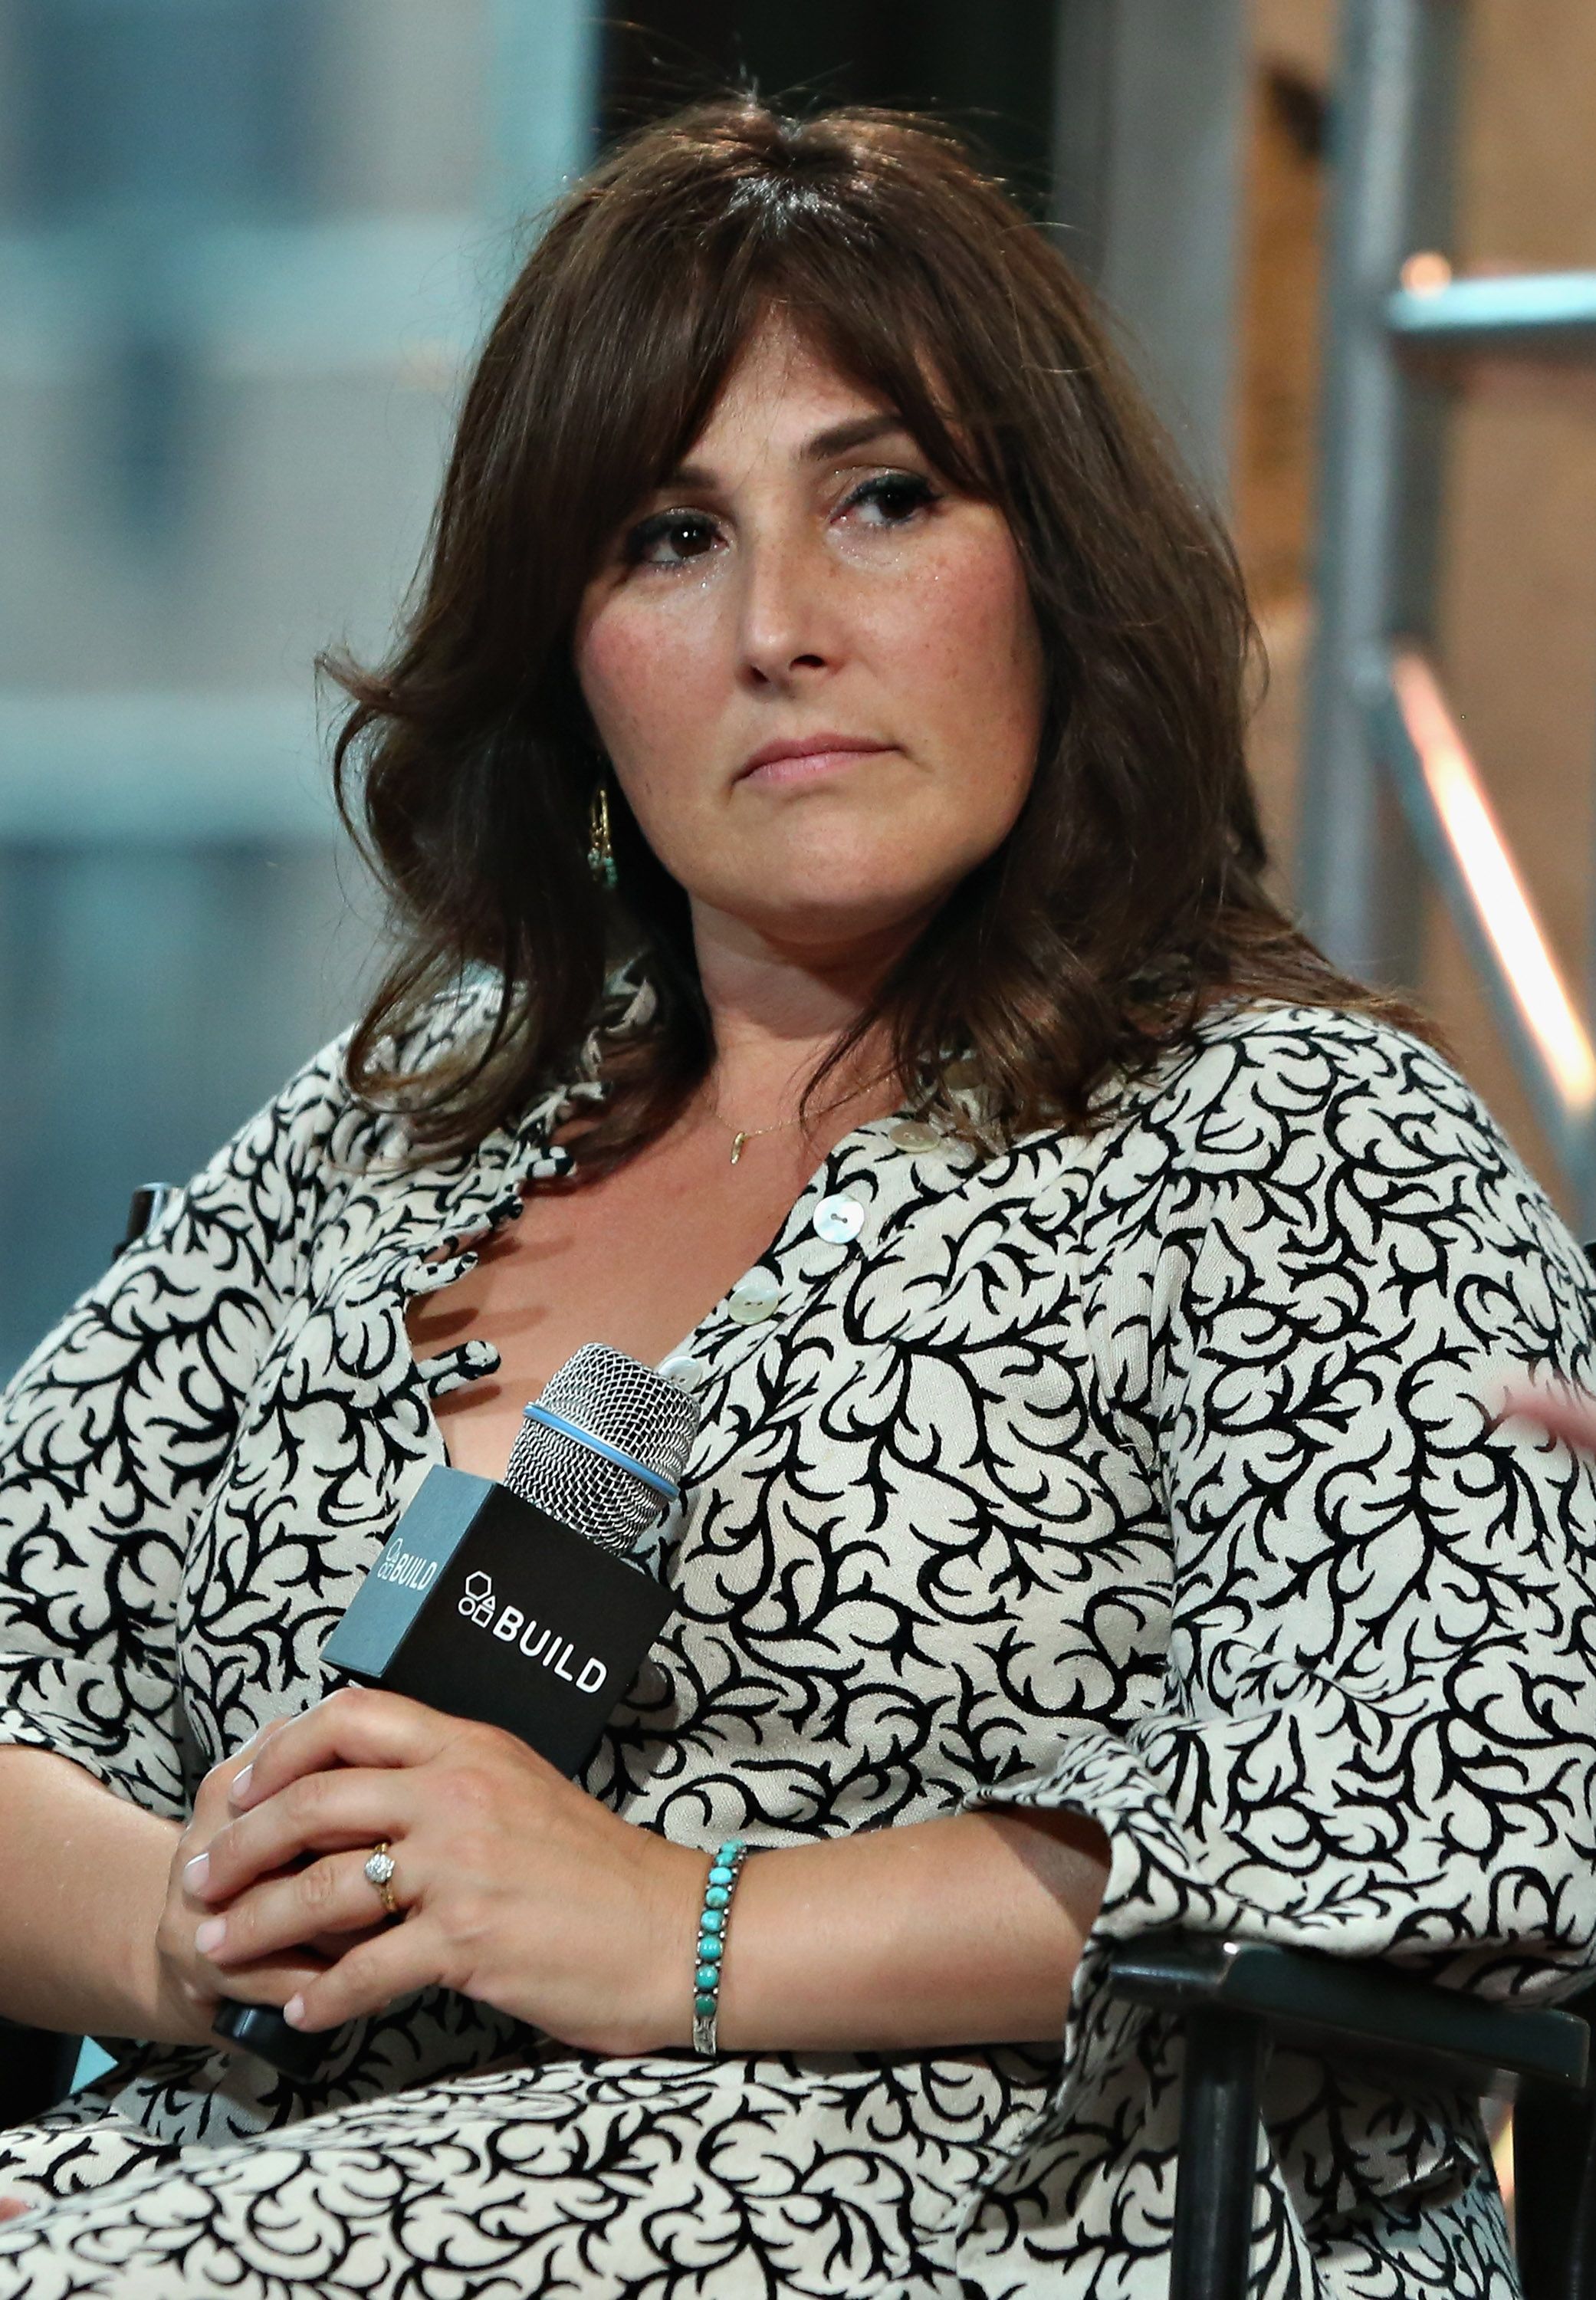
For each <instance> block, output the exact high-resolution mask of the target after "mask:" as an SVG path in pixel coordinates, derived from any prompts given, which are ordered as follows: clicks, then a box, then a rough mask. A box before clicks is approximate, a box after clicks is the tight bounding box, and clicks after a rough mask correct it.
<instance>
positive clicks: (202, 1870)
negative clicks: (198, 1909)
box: [183, 1853, 211, 1893]
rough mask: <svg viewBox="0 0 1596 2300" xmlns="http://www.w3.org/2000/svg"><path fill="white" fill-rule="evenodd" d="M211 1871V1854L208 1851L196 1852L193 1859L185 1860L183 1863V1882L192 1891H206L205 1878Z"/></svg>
mask: <svg viewBox="0 0 1596 2300" xmlns="http://www.w3.org/2000/svg"><path fill="white" fill-rule="evenodd" d="M210 1873H211V1856H210V1854H208V1853H196V1854H195V1856H194V1858H193V1860H192V1861H185V1862H184V1863H183V1882H184V1884H185V1886H186V1887H187V1889H188V1891H189V1892H191V1893H199V1892H203V1891H204V1884H205V1879H206V1878H207V1877H208V1876H209V1875H210Z"/></svg>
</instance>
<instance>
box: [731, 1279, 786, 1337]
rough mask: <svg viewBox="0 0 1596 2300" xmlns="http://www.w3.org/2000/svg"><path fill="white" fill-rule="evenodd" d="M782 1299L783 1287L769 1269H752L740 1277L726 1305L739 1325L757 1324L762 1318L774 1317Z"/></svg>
mask: <svg viewBox="0 0 1596 2300" xmlns="http://www.w3.org/2000/svg"><path fill="white" fill-rule="evenodd" d="M780 1301H781V1288H780V1287H779V1286H778V1285H777V1282H776V1280H775V1279H774V1278H772V1276H771V1275H770V1272H769V1271H768V1270H751V1271H748V1272H747V1273H746V1275H745V1276H744V1277H742V1278H739V1279H738V1280H737V1282H736V1285H735V1286H734V1287H733V1288H732V1290H731V1292H730V1293H729V1295H727V1302H726V1306H727V1311H728V1312H729V1313H730V1314H731V1315H732V1316H733V1317H734V1318H735V1319H736V1321H737V1323H738V1325H739V1326H757V1325H758V1324H759V1322H760V1320H761V1318H773V1317H774V1316H775V1314H776V1312H777V1305H778V1304H779V1303H780Z"/></svg>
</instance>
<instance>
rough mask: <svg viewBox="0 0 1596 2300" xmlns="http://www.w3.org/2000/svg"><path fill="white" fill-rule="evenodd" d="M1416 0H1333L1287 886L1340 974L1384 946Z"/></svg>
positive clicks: (1382, 953) (1417, 68)
mask: <svg viewBox="0 0 1596 2300" xmlns="http://www.w3.org/2000/svg"><path fill="white" fill-rule="evenodd" d="M1425 5H1426V0H1345V6H1344V10H1343V14H1342V62H1341V71H1340V79H1339V84H1338V87H1337V92H1336V100H1335V121H1334V192H1333V205H1332V226H1331V238H1330V262H1329V274H1328V281H1327V295H1326V328H1325V397H1324V417H1323V424H1324V432H1323V446H1322V452H1321V457H1320V482H1319V505H1318V528H1319V542H1318V637H1317V642H1316V649H1315V662H1314V672H1313V685H1312V695H1311V700H1310V704H1309V742H1308V751H1307V756H1306V759H1305V762H1304V776H1303V792H1302V804H1301V827H1300V834H1299V839H1298V864H1297V891H1298V896H1299V900H1300V903H1301V908H1302V911H1303V912H1304V915H1305V920H1306V923H1307V925H1308V928H1309V932H1310V933H1312V934H1313V935H1314V937H1316V939H1317V940H1318V943H1319V944H1320V946H1322V948H1323V949H1324V950H1325V951H1326V954H1328V955H1329V957H1330V958H1332V959H1333V960H1334V962H1335V963H1337V964H1338V965H1341V966H1344V967H1346V968H1349V969H1350V970H1351V971H1354V972H1358V971H1364V970H1366V969H1368V968H1371V967H1375V966H1377V965H1379V964H1380V963H1382V962H1383V961H1384V960H1385V959H1386V957H1387V954H1388V951H1389V932H1388V927H1389V921H1388V919H1387V917H1385V916H1384V915H1382V913H1383V912H1384V911H1385V910H1386V908H1387V905H1386V904H1384V903H1383V901H1382V898H1381V897H1382V880H1383V878H1384V870H1383V855H1382V821H1381V809H1380V804H1379V802H1380V789H1379V768H1378V766H1377V765H1376V762H1375V759H1374V757H1373V756H1372V754H1371V752H1370V749H1369V746H1368V744H1367V741H1366V739H1365V736H1364V731H1363V725H1362V712H1361V708H1360V704H1359V693H1358V681H1359V671H1360V667H1361V666H1362V665H1363V663H1364V662H1366V660H1367V659H1368V658H1369V657H1370V656H1372V655H1374V654H1377V653H1378V652H1379V651H1380V650H1381V649H1382V648H1383V647H1384V645H1385V643H1386V641H1387V639H1388V637H1389V635H1390V632H1391V627H1392V619H1393V612H1394V607H1395V600H1396V586H1397V582H1398V565H1399V552H1398V520H1399V513H1400V509H1401V505H1400V494H1399V490H1400V465H1401V429H1402V383H1401V376H1400V374H1399V372H1398V370H1397V366H1396V362H1395V360H1394V358H1393V356H1392V348H1391V345H1390V342H1389V339H1388V336H1387V330H1386V318H1385V304H1386V299H1387V297H1388V296H1389V295H1390V294H1391V291H1392V288H1393V287H1395V286H1396V284H1397V279H1398V275H1399V272H1400V271H1401V264H1402V261H1403V258H1404V257H1405V256H1406V255H1407V254H1409V252H1410V251H1409V248H1408V246H1407V245H1406V235H1407V232H1408V229H1409V178H1410V172H1411V166H1412V161H1413V154H1414V146H1415V141H1416V136H1417V123H1418V117H1419V107H1420V103H1421V98H1422V89H1421V76H1422V68H1423V63H1424V37H1423V35H1424V29H1425V27H1424V23H1423V17H1424V13H1425Z"/></svg>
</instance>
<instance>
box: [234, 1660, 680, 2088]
mask: <svg viewBox="0 0 1596 2300" xmlns="http://www.w3.org/2000/svg"><path fill="white" fill-rule="evenodd" d="M232 1806H233V1810H234V1812H235V1813H236V1814H237V1818H236V1819H235V1820H233V1821H229V1822H228V1823H227V1824H226V1825H225V1826H224V1827H223V1828H222V1829H220V1830H219V1831H218V1833H217V1834H216V1835H215V1836H214V1837H213V1838H212V1839H211V1842H210V1845H209V1846H208V1847H207V1851H208V1853H209V1856H210V1866H209V1870H208V1872H207V1874H206V1877H205V1879H204V1887H203V1889H202V1890H201V1892H200V1893H199V1895H198V1897H200V1898H201V1899H203V1900H205V1901H207V1902H209V1903H211V1904H212V1905H214V1906H215V1908H216V1911H217V1915H216V1918H215V1919H214V1920H213V1922H216V1923H219V1924H220V1926H221V1928H222V1929H221V1931H220V1933H218V1934H212V1933H211V1931H210V1929H209V1928H208V1927H206V1928H202V1930H201V1933H200V1935H199V1936H198V1937H197V1941H198V1946H200V1948H201V1949H202V1950H203V1952H204V1954H205V1955H206V1956H207V1957H208V1958H209V1960H210V1961H211V1963H213V1964H214V1965H215V1967H216V1968H217V1970H218V1971H219V1972H220V1974H221V1976H222V1979H223V1981H224V1983H225V1979H226V1976H227V1971H228V1968H229V1965H230V1964H234V1963H238V1964H243V1963H250V1962H251V1961H253V1960H256V1959H259V1958H261V1957H263V1956H269V1955H270V1954H272V1953H273V1952H275V1951H277V1950H280V1949H287V1948H289V1947H291V1946H293V1945H294V1944H295V1942H299V1941H304V1940H308V1939H312V1938H325V1937H326V1936H328V1935H334V1934H337V1933H341V1932H345V1931H347V1932H348V1933H350V1934H351V1935H354V1934H357V1933H363V1932H366V1931H368V1930H369V1929H370V1925H371V1922H372V1919H373V1915H374V1914H379V1913H380V1909H379V1905H378V1903H379V1896H378V1891H377V1888H376V1887H375V1886H373V1885H372V1884H371V1882H370V1879H368V1878H367V1876H366V1875H365V1873H364V1871H365V1863H366V1860H367V1857H368V1855H369V1854H370V1852H371V1850H372V1847H373V1846H376V1845H378V1843H380V1842H381V1841H382V1840H384V1839H385V1838H386V1839H387V1843H388V1845H389V1847H390V1849H391V1851H392V1854H393V1859H394V1876H393V1879H392V1882H391V1887H390V1889H391V1891H392V1893H393V1896H394V1898H395V1901H396V1902H397V1904H398V1905H399V1907H400V1909H401V1910H403V1916H404V1921H403V1923H402V1924H393V1925H390V1926H387V1927H386V1928H385V1929H383V1930H382V1931H381V1932H379V1933H378V1934H376V1935H374V1936H373V1937H371V1938H369V1939H366V1940H364V1941H361V1942H357V1943H356V1944H355V1945H354V1946H352V1947H350V1948H349V1949H347V1950H346V1951H345V1954H343V1955H342V1956H341V1957H339V1958H338V1960H337V1963H333V1964H331V1965H329V1966H328V1969H327V1971H325V1972H324V1973H322V1974H320V1975H319V1976H318V1978H317V1979H314V1980H313V1981H312V1982H311V1983H310V1984H309V1986H308V1987H307V1988H305V1989H304V1991H303V1995H302V1996H299V1997H296V1998H295V1999H294V2000H292V2002H291V2003H290V2004H288V2005H287V2006H286V2007H285V2011H286V2013H287V2018H288V2019H289V2021H291V2022H292V2023H293V2024H294V2026H295V2027H296V2028H301V2029H332V2028H337V2026H339V2025H340V2023H342V2022H343V2021H350V2020H353V2019H355V2018H357V2017H358V2016H359V2015H360V2014H362V2013H375V2012H378V2011H380V2010H381V2008H382V2007H383V2006H384V2005H386V2004H391V2003H392V2002H393V2001H394V1999H395V1997H399V1996H407V1995H408V1994H409V1993H410V1992H411V1990H412V1989H417V1988H427V1987H428V1986H430V1985H433V1984H439V1985H441V1986H442V1987H444V1988H453V1989H458V1990H459V1991H460V1992H461V1995H462V1996H471V1997H476V1998H478V2000H479V2001H480V2002H482V2003H484V2004H492V2005H495V2006H496V2007H497V2009H498V2010H499V2011H500V2012H502V2013H510V2014H511V2015H512V2016H513V2017H514V2018H516V2019H518V2020H522V2021H530V2022H533V2023H535V2024H536V2026H537V2027H538V2028H540V2029H545V2030H546V2031H547V2032H548V2033H549V2034H550V2035H551V2036H554V2037H557V2038H560V2039H561V2042H562V2043H565V2044H571V2045H576V2046H581V2047H584V2048H586V2049H587V2050H589V2051H595V2052H602V2053H636V2052H647V2051H651V2050H655V2049H658V2048H659V2047H661V2046H667V2045H676V2044H684V2043H686V2040H687V2038H688V2035H689V2032H690V2029H691V2026H692V2018H691V1989H690V1987H689V1982H690V1979H691V1971H692V1955H693V1944H694V1938H695V1928H696V1924H697V1916H698V1902H699V1894H700V1889H701V1888H702V1882H703V1874H704V1866H703V1855H702V1854H695V1853H693V1852H690V1851H688V1850H687V1849H686V1848H685V1847H683V1846H677V1845H671V1844H669V1842H668V1841H667V1840H666V1839H665V1838H661V1837H658V1836H656V1835H654V1834H653V1831H651V1830H649V1829H639V1828H637V1827H636V1825H635V1824H634V1823H632V1822H630V1821H622V1820H621V1819H620V1818H619V1816H618V1815H617V1814H615V1813H611V1811H610V1809H609V1808H608V1806H606V1805H602V1804H599V1803H598V1802H597V1800H596V1799H595V1798H594V1797H591V1796H588V1795H587V1793H586V1790H585V1789H580V1788H577V1786H576V1785H575V1784H574V1783H573V1782H571V1781H569V1780H567V1779H565V1778H564V1776H563V1775H562V1774H560V1773H558V1772H556V1771H555V1770H554V1768H553V1766H552V1765H550V1764H548V1763H545V1762H544V1759H543V1758H542V1757H539V1756H537V1755H536V1754H535V1753H534V1752H533V1751H532V1750H530V1749H528V1748H527V1747H526V1746H524V1744H523V1743H521V1742H520V1741H518V1740H516V1739H515V1738H513V1736H512V1735H511V1734H509V1733H503V1732H501V1731H500V1730H499V1729H497V1728H496V1727H495V1726H491V1725H474V1724H468V1723H465V1722H462V1721H461V1720H459V1719H457V1718H453V1717H445V1716H444V1715H442V1714H441V1713H439V1712H438V1711H436V1710H433V1709H428V1708H426V1707H425V1706H424V1705H423V1704H421V1703H420V1702H416V1701H408V1700H406V1699H404V1697H403V1696H402V1695H399V1694H395V1693H382V1692H378V1691H371V1690H365V1689H362V1688H349V1689H347V1690H345V1691H343V1692H339V1693H335V1694H333V1695H332V1696H330V1697H329V1698H328V1700H326V1701H323V1702H321V1703H320V1704H318V1705H317V1706H316V1707H315V1708H314V1709H312V1710H309V1711H307V1712H306V1713H305V1714H304V1715H303V1716H301V1717H295V1718H290V1719H289V1720H287V1722H285V1723H283V1724H280V1725H277V1726H274V1727H272V1728H270V1729H268V1731H267V1732H266V1733H265V1734H264V1735H262V1738H261V1741H260V1745H259V1752H258V1754H257V1755H256V1756H255V1759H254V1763H253V1765H252V1766H251V1767H250V1768H249V1770H248V1771H247V1773H246V1774H240V1775H239V1777H238V1779H237V1780H236V1781H235V1783H234V1784H233V1790H232ZM307 1855H310V1856H315V1857H312V1858H311V1859H309V1860H308V1861H306V1863H305V1865H304V1866H303V1867H300V1868H297V1869H295V1867H294V1866H293V1864H294V1863H296V1862H300V1861H304V1860H305V1856H307ZM285 1870H287V1871H288V1873H287V1874H284V1873H281V1872H283V1871H285Z"/></svg>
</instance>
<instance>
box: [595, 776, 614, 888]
mask: <svg viewBox="0 0 1596 2300" xmlns="http://www.w3.org/2000/svg"><path fill="white" fill-rule="evenodd" d="M587 868H588V869H589V870H590V871H592V873H593V875H594V878H595V879H597V880H598V882H599V884H600V886H601V887H604V888H605V889H606V890H607V891H608V892H609V893H610V894H611V895H612V894H613V893H614V892H615V887H616V880H617V876H618V874H617V871H616V868H615V849H614V848H613V846H611V844H610V789H609V786H608V784H607V783H605V782H603V780H602V779H601V781H600V782H599V784H598V787H597V788H596V789H595V790H594V794H593V804H592V806H591V807H590V808H589V809H588V811H587Z"/></svg>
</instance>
